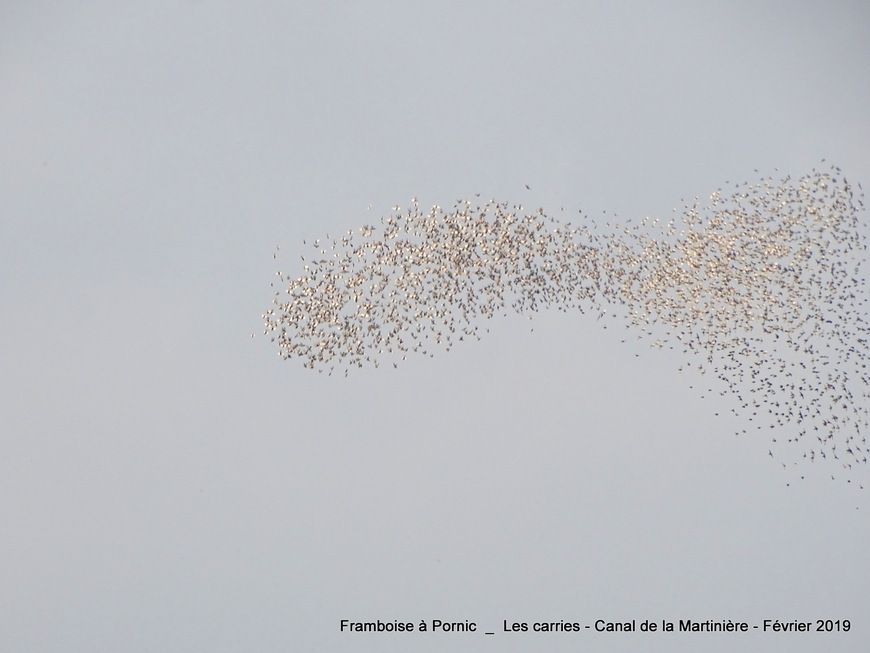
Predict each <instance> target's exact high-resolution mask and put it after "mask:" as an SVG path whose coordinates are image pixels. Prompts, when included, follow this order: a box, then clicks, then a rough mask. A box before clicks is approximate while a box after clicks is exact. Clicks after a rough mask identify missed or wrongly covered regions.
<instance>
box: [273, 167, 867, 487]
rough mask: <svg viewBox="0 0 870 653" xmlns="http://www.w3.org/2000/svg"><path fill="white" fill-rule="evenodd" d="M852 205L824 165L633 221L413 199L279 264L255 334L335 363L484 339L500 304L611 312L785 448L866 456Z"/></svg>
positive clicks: (332, 366)
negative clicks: (670, 214) (286, 268)
mask: <svg viewBox="0 0 870 653" xmlns="http://www.w3.org/2000/svg"><path fill="white" fill-rule="evenodd" d="M862 209H863V203H862V200H861V194H860V185H859V186H858V189H853V187H852V186H851V185H850V184H849V182H848V181H847V180H846V179H845V178H844V177H843V175H842V172H841V171H840V170H839V169H838V168H836V167H832V168H830V170H826V171H822V172H819V171H815V170H814V171H813V172H812V173H810V174H808V175H805V176H803V177H801V178H798V179H792V178H791V177H788V176H786V177H785V178H783V179H780V180H776V181H775V180H774V179H773V178H766V179H762V180H761V181H759V182H757V183H749V182H746V183H743V184H738V185H735V186H734V187H733V188H732V190H730V191H729V192H728V193H725V192H724V191H723V190H721V189H720V190H717V191H716V192H714V193H712V194H711V195H710V197H709V200H705V202H704V203H703V205H702V204H701V203H700V202H699V201H698V199H697V198H695V200H694V202H693V203H690V204H689V205H687V206H685V207H684V210H683V212H682V214H681V215H677V216H675V217H674V219H672V220H670V221H667V222H665V221H661V220H649V219H645V220H643V221H641V222H639V223H637V224H635V225H634V226H628V227H626V226H620V225H611V224H607V225H601V226H599V225H598V224H597V223H596V222H595V221H594V220H592V219H589V218H584V219H583V221H582V222H583V223H582V226H576V225H572V224H570V223H567V222H565V221H561V220H556V219H554V218H552V217H550V216H548V215H547V214H546V213H545V212H544V210H543V209H538V210H535V211H530V212H529V211H524V209H523V207H522V206H520V205H513V206H511V205H509V204H507V203H498V202H495V201H489V202H487V203H485V204H480V203H476V202H472V201H469V200H463V201H459V202H457V203H456V204H455V205H454V206H453V207H452V208H450V209H443V208H441V207H440V206H434V207H432V208H431V209H430V210H428V211H421V209H420V207H419V205H418V203H417V201H416V200H413V201H412V203H411V205H410V207H409V208H407V209H404V210H402V209H400V208H399V207H394V209H393V213H392V214H391V215H389V216H387V217H385V218H383V219H382V220H381V224H380V226H377V227H376V226H371V225H366V226H363V227H361V228H360V229H358V230H356V231H348V232H346V233H345V234H343V235H341V236H338V237H335V238H329V237H327V238H325V239H323V240H316V241H314V242H313V243H312V244H313V249H314V255H313V256H309V257H308V258H306V257H305V256H304V255H303V257H302V258H303V261H304V263H303V266H302V273H301V275H299V276H288V275H285V274H283V273H282V272H278V273H277V274H278V277H279V288H278V290H277V291H276V293H275V297H274V307H273V308H272V309H271V310H269V311H268V312H266V313H265V314H264V315H263V318H264V320H265V332H266V333H267V334H271V335H272V339H273V341H275V342H276V343H277V345H278V348H279V353H280V355H281V356H283V357H284V358H291V357H296V358H301V359H302V360H303V362H304V364H305V366H306V367H309V368H311V369H317V370H319V371H321V372H327V373H329V374H332V373H333V372H335V371H338V372H339V373H343V374H345V375H346V374H348V372H349V371H350V370H351V369H353V368H358V367H364V366H369V365H370V366H374V367H378V366H379V365H380V364H382V363H392V365H393V366H397V365H398V364H399V363H400V362H401V361H402V360H404V359H406V358H407V357H408V356H409V355H413V354H415V353H417V354H424V355H430V356H432V355H434V352H435V351H436V349H438V348H443V349H450V347H451V346H452V344H453V343H455V342H457V341H460V340H464V339H471V338H479V336H480V333H479V329H480V328H481V325H482V323H483V320H485V319H487V318H491V317H493V316H495V315H496V314H500V313H507V312H510V311H515V312H518V313H522V314H531V313H533V312H535V311H538V310H541V309H545V308H549V307H555V308H557V309H559V310H563V311H576V310H579V311H581V312H592V313H597V314H598V315H599V317H601V316H604V315H606V314H607V313H608V311H610V313H611V314H612V315H616V314H617V313H618V314H619V315H620V317H622V318H623V319H624V320H626V325H627V326H629V327H633V328H634V329H635V330H636V333H637V335H638V337H642V338H648V339H649V341H650V344H651V345H652V346H653V347H662V346H664V345H665V344H669V345H670V346H671V347H672V348H677V349H680V350H682V352H683V354H685V355H687V356H689V357H690V358H689V360H690V362H691V363H692V364H695V365H697V367H698V368H699V370H700V371H701V372H702V373H705V374H710V375H711V376H714V377H715V378H717V379H718V381H719V382H720V383H721V387H722V390H721V393H722V394H723V395H724V394H729V393H730V394H732V395H734V397H735V398H736V402H735V405H736V406H738V407H735V408H734V409H733V411H734V412H735V413H737V414H738V415H744V416H746V417H747V418H748V419H749V420H752V421H753V423H754V425H755V428H756V429H764V430H767V429H771V440H772V441H773V443H776V444H777V445H783V446H790V447H792V451H790V454H789V456H788V457H789V458H790V459H792V460H793V461H794V462H796V461H798V460H799V459H800V458H806V459H808V460H810V461H817V460H821V459H825V460H828V461H830V462H835V463H837V464H838V465H839V466H841V467H842V468H845V469H846V470H851V469H852V467H853V466H854V465H856V464H866V462H867V456H868V446H867V442H866V433H867V431H868V430H870V415H868V408H870V392H868V381H870V369H868V362H870V350H868V337H870V324H868V322H867V321H865V318H866V317H867V315H868V311H867V297H866V292H865V283H864V278H863V275H862V272H861V265H862V263H863V262H864V259H865V253H866V244H865V239H864V238H863V236H862V235H861V232H860V230H859V222H858V218H859V214H860V212H861V210H862ZM306 245H308V243H306ZM309 251H310V250H309ZM273 285H274V284H273ZM771 455H773V453H772V451H771ZM847 476H848V474H847Z"/></svg>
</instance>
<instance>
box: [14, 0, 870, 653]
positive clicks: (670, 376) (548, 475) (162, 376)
mask: <svg viewBox="0 0 870 653" xmlns="http://www.w3.org/2000/svg"><path fill="white" fill-rule="evenodd" d="M542 5H543V6H542ZM868 66H870V11H868V9H867V7H866V4H865V3H863V2H859V1H855V2H847V1H835V2H825V3H822V2H743V1H738V2H714V3H695V2H674V1H670V2H657V3H646V2H624V3H612V2H583V3H581V2H547V3H528V2H500V3H495V2H474V1H472V2H468V1H465V2H428V3H419V2H402V3H400V2H369V3H357V4H353V3H336V2H331V3H330V2H319V3H301V2H277V1H275V0H261V1H259V2H248V3H231V2H208V1H205V0H202V1H199V2H196V1H191V2H186V3H185V2H150V3H134V4H132V5H131V4H129V3H128V4H118V3H110V2H90V3H68V4H67V6H64V7H62V6H59V5H58V4H57V3H48V2H34V3H18V4H17V5H15V6H13V5H12V3H8V2H7V3H3V5H2V7H0V153H2V155H0V215H2V218H0V297H2V306H3V315H4V318H3V324H4V335H5V337H4V338H3V341H2V344H0V370H2V372H0V384H2V386H0V387H2V392H0V402H2V403H0V415H2V450H0V530H2V533H3V535H2V537H0V546H2V556H0V568H2V573H0V577H2V579H3V581H2V583H0V614H2V615H3V618H2V623H3V625H2V628H0V649H3V650H10V651H83V652H84V651H88V652H94V651H120V650H124V651H194V650H201V651H210V652H211V651H241V650H245V651H257V650H299V651H315V650H322V651H326V650H342V651H407V650H418V651H447V650H457V649H461V650H493V651H537V650H542V649H545V650H548V651H562V650H564V651H569V650H570V651H576V650H581V649H583V650H586V649H590V650H591V649H594V650H602V651H639V650H640V651H642V650H650V651H652V650H669V651H696V650H699V649H701V648H702V649H703V650H706V651H733V650H759V651H761V650H763V651H789V652H794V651H818V650H823V649H825V650H837V651H866V650H868V646H870V618H868V617H867V615H870V598H868V593H867V588H868V587H870V565H868V562H867V555H866V542H867V541H868V538H870V501H868V498H867V496H868V494H867V493H868V491H870V490H865V491H864V492H861V491H858V490H855V489H854V488H852V487H847V486H846V484H844V483H842V482H832V481H831V480H830V478H828V476H829V475H828V474H826V473H824V470H822V471H819V470H818V469H817V468H814V467H809V466H807V467H802V468H801V469H802V470H804V471H805V472H806V476H807V478H806V479H805V480H803V481H801V482H798V483H794V482H792V481H794V475H788V474H786V473H784V472H783V471H782V466H781V464H780V462H779V461H776V460H773V459H771V458H770V457H769V456H768V455H767V450H768V446H769V443H768V441H767V439H766V436H765V437H743V438H738V437H736V436H735V432H736V431H739V430H740V429H741V428H745V424H743V423H742V422H741V420H740V419H739V418H736V417H733V416H730V412H729V411H730V408H731V407H732V406H731V404H730V403H729V400H726V399H724V398H721V399H720V398H713V397H710V396H707V397H706V398H704V399H701V398H700V395H701V393H700V392H699V391H698V388H699V387H700V380H699V377H698V376H697V375H695V376H692V374H691V373H687V372H684V373H682V374H680V373H678V372H677V371H676V370H677V368H678V367H679V365H680V363H681V362H683V360H682V359H681V358H680V357H679V356H678V355H676V354H674V353H673V352H667V351H664V350H662V351H659V350H656V351H652V350H649V349H648V348H647V347H646V346H645V345H643V344H642V343H639V344H628V345H624V344H621V343H620V342H619V340H620V334H619V333H618V331H617V329H621V328H622V326H621V325H618V324H613V325H612V326H611V328H610V329H608V330H603V329H602V328H601V324H600V323H597V322H596V320H595V319H594V318H586V317H583V316H580V315H564V314H562V313H559V312H556V311H553V312H551V313H539V314H538V315H537V316H536V319H535V321H534V323H533V326H534V331H533V332H532V331H530V324H529V322H528V320H525V319H524V318H519V317H515V318H511V317H508V318H501V319H496V320H493V321H492V322H491V323H490V324H489V326H490V328H491V333H490V334H489V335H488V336H487V337H486V338H485V339H484V340H482V341H481V342H477V343H462V344H463V345H465V346H461V347H456V348H454V349H453V350H452V351H450V352H449V353H446V354H442V355H439V356H436V357H435V358H431V359H423V358H419V359H413V360H410V361H409V362H408V363H407V364H406V365H404V366H401V367H399V369H392V366H390V367H389V368H388V369H384V368H381V369H378V370H365V371H361V372H360V373H358V374H356V375H352V376H350V377H349V378H347V379H344V378H327V377H325V376H322V375H318V374H316V373H312V372H310V371H309V370H305V369H302V367H301V364H300V363H299V362H297V361H281V360H280V359H279V358H278V356H277V355H276V354H277V350H276V348H275V347H274V346H273V345H272V344H271V343H269V342H268V339H265V338H262V337H260V338H254V339H251V338H250V334H251V333H252V332H257V331H260V329H261V319H260V317H259V316H260V314H261V313H263V312H264V311H265V310H267V309H268V308H269V305H270V304H269V303H270V300H271V290H270V288H269V283H270V282H271V281H272V280H273V278H274V274H275V261H273V259H272V252H273V250H274V248H275V246H276V244H280V245H281V251H282V255H283V256H284V257H285V258H284V260H285V261H286V262H287V265H289V266H291V267H292V266H294V265H296V264H297V262H298V263H299V264H300V265H301V262H299V261H298V256H297V253H298V251H299V250H300V248H301V243H302V241H303V239H310V238H317V237H320V236H323V235H324V234H326V233H335V232H340V231H344V230H347V229H352V228H357V227H359V226H361V225H362V224H366V223H372V224H376V223H377V221H378V220H379V219H380V217H381V216H383V215H385V214H387V213H389V210H390V207H391V206H393V205H396V204H398V205H403V206H404V205H407V204H408V202H409V200H410V198H411V197H418V198H419V200H420V202H421V204H422V205H423V206H424V207H425V206H428V205H432V204H441V205H445V206H450V205H451V204H452V203H453V202H454V201H455V200H456V199H458V198H462V197H467V196H472V195H473V194H474V193H481V195H482V196H485V197H495V198H498V199H503V200H505V201H509V202H511V203H514V202H521V203H522V204H524V205H525V206H527V207H536V206H544V207H546V208H548V209H551V210H554V211H555V210H557V209H558V207H560V206H565V207H566V209H568V208H570V210H571V211H576V210H577V209H583V211H584V212H586V213H588V214H593V215H594V214H600V213H601V211H604V210H606V211H608V212H610V213H615V214H616V219H618V220H621V221H624V222H626V223H633V222H635V221H637V220H640V219H641V218H643V217H644V216H646V215H649V216H652V217H655V216H662V217H668V216H669V215H670V214H671V209H672V208H674V207H677V208H679V207H681V206H682V205H683V202H682V198H689V197H692V196H694V195H700V196H703V195H705V194H708V193H709V192H710V191H712V190H714V189H716V188H718V187H719V186H721V185H722V184H723V183H724V182H725V181H726V180H728V181H731V182H735V181H743V180H750V181H752V180H756V179H758V178H759V176H761V175H767V174H772V173H773V169H774V167H778V168H779V169H780V171H781V172H782V173H783V174H785V173H788V174H793V175H800V174H803V173H805V172H809V171H810V170H811V169H812V167H814V166H816V167H818V166H819V165H820V161H821V159H822V158H826V159H827V160H828V161H829V162H833V163H836V164H837V165H839V166H841V167H842V168H843V170H844V172H845V174H846V175H847V177H848V178H849V179H851V180H853V181H854V182H863V184H864V186H865V188H866V187H867V186H868V184H870V120H868V116H870V87H868V85H867V84H866V75H867V70H868ZM755 169H758V170H759V172H758V173H755V172H754V170H755ZM526 184H528V185H529V186H530V187H531V190H526V188H525V185H526ZM369 205H371V207H372V208H371V209H368V208H367V207H368V206H369ZM864 220H865V222H864V227H863V229H864V232H865V233H868V229H867V228H866V214H865V216H864ZM635 354H640V356H639V357H636V356H635ZM691 385H694V386H695V388H694V389H690V387H689V386H691ZM716 412H719V413H720V416H719V417H716V416H715V413H716ZM861 473H862V474H863V475H864V478H865V480H866V479H867V476H868V475H867V472H861ZM787 482H792V484H791V486H790V487H786V483H787ZM865 485H867V484H866V483H865ZM599 618H600V619H606V620H614V621H625V620H630V619H638V620H643V619H646V618H649V619H655V620H657V621H661V620H662V619H668V620H672V621H675V620H679V619H688V618H691V619H696V620H707V619H714V620H722V619H725V620H727V619H733V620H745V621H748V622H750V623H753V624H754V623H761V622H762V620H764V619H780V620H783V621H792V620H794V619H798V620H806V621H812V620H814V619H818V618H825V619H828V618H829V619H851V620H852V625H853V627H852V631H851V632H850V633H839V634H837V633H832V634H817V633H801V634H782V633H777V634H772V633H767V634H762V633H759V632H753V633H750V634H748V635H737V634H708V635H704V634H696V635H690V634H685V633H683V634H679V633H678V634H673V635H668V634H662V633H657V634H644V633H638V634H634V635H632V634H623V635H613V634H607V635H605V634H595V633H592V632H589V631H584V632H582V633H580V634H564V633H563V634H559V635H557V634H551V635H543V634H516V635H509V634H504V633H502V632H501V626H502V621H503V620H508V621H527V622H529V623H531V622H534V621H539V620H548V621H558V620H566V621H580V622H582V623H592V622H594V621H595V620H596V619H599ZM341 619H350V620H353V621H369V620H375V619H382V620H393V619H400V620H403V621H405V620H407V621H413V622H415V623H418V622H419V621H420V620H421V619H426V620H432V619H442V620H445V621H462V620H466V619H469V620H472V621H475V622H477V623H478V624H479V628H480V629H481V630H495V631H496V632H497V633H498V634H497V635H495V636H492V637H486V636H484V635H482V634H464V635H463V634H441V635H436V634H429V635H428V636H427V635H426V634H421V633H413V634H406V635H366V634H355V635H348V634H347V633H345V634H342V633H340V632H339V621H340V620H341Z"/></svg>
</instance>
